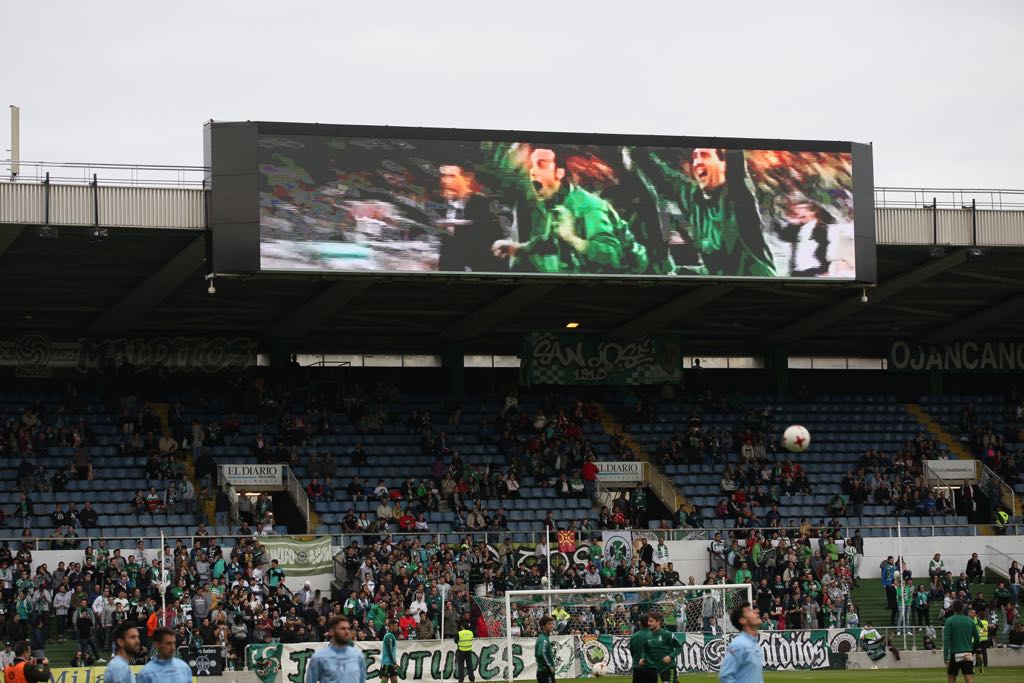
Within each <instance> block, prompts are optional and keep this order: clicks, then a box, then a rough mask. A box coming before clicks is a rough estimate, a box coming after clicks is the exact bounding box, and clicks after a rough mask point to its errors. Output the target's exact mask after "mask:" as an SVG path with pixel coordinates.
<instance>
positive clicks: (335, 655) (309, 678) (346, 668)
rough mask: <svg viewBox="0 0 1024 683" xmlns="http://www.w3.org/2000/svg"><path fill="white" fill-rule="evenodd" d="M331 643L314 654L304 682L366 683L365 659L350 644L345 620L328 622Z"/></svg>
mask: <svg viewBox="0 0 1024 683" xmlns="http://www.w3.org/2000/svg"><path fill="white" fill-rule="evenodd" d="M327 632H328V633H330V634H331V643H330V645H328V646H327V647H324V648H321V649H319V650H317V651H316V652H314V653H313V656H312V657H310V658H309V661H308V662H307V663H306V683H366V660H365V659H364V658H363V653H362V652H360V651H359V650H358V649H357V648H356V646H355V645H353V644H352V633H351V631H350V626H349V622H348V617H343V616H340V615H336V616H333V617H331V618H330V619H329V620H328V621H327Z"/></svg>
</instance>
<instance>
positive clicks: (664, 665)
mask: <svg viewBox="0 0 1024 683" xmlns="http://www.w3.org/2000/svg"><path fill="white" fill-rule="evenodd" d="M664 624H665V618H664V617H663V616H662V615H661V612H651V613H650V614H648V615H647V627H648V628H649V629H650V631H651V636H650V638H648V639H647V646H646V649H645V655H644V659H645V660H646V661H649V662H651V664H653V665H654V667H655V670H656V671H657V673H658V678H660V679H661V680H662V681H666V682H668V681H671V683H675V681H676V657H677V656H679V652H680V650H681V647H680V645H679V641H678V640H676V639H675V636H674V635H672V634H671V633H670V632H669V631H667V630H666V629H664V628H662V626H663V625H664Z"/></svg>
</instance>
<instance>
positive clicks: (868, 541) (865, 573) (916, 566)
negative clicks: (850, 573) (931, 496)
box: [859, 536, 1024, 578]
mask: <svg viewBox="0 0 1024 683" xmlns="http://www.w3.org/2000/svg"><path fill="white" fill-rule="evenodd" d="M902 545H903V558H904V561H905V562H906V563H907V565H908V566H909V567H910V571H911V572H913V574H914V576H915V577H921V576H925V577H926V576H928V561H929V560H931V559H932V556H933V555H934V554H935V553H940V554H941V555H942V561H943V563H945V566H946V569H947V570H949V571H951V572H953V575H954V576H956V575H957V574H959V573H960V572H962V571H964V570H965V569H966V568H967V560H969V559H970V558H971V553H978V559H980V560H981V565H982V566H983V567H984V566H988V564H989V552H988V550H986V548H987V547H992V548H995V549H997V550H999V551H1000V552H1003V553H1006V554H1007V555H1009V556H1010V557H1012V558H1013V559H1015V560H1018V561H1020V562H1022V563H1024V536H933V537H931V538H927V537H921V538H904V539H903V543H902ZM898 554H899V544H898V543H897V539H895V538H865V539H864V559H863V561H862V562H861V570H860V572H859V574H860V576H861V577H862V578H879V577H881V575H882V572H881V570H880V569H879V567H878V565H879V564H881V563H882V560H884V559H885V558H886V557H888V556H889V555H892V556H894V557H895V556H896V555H898Z"/></svg>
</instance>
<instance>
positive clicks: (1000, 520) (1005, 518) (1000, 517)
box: [996, 508, 1010, 536]
mask: <svg viewBox="0 0 1024 683" xmlns="http://www.w3.org/2000/svg"><path fill="white" fill-rule="evenodd" d="M1009 522H1010V513H1008V512H1007V511H1006V510H1004V509H1002V508H999V509H998V510H996V534H997V535H999V536H1005V535H1006V525H1007V524H1008V523H1009Z"/></svg>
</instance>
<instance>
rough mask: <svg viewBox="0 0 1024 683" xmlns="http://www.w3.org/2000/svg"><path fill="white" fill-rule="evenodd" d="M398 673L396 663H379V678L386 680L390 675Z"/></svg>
mask: <svg viewBox="0 0 1024 683" xmlns="http://www.w3.org/2000/svg"><path fill="white" fill-rule="evenodd" d="M397 675H398V666H397V665H396V664H381V665H380V679H381V680H382V681H383V680H387V679H389V678H391V677H392V676H397Z"/></svg>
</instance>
